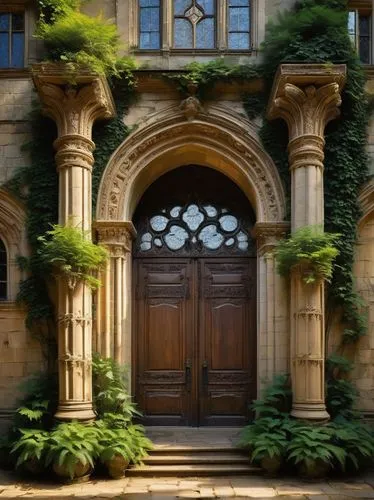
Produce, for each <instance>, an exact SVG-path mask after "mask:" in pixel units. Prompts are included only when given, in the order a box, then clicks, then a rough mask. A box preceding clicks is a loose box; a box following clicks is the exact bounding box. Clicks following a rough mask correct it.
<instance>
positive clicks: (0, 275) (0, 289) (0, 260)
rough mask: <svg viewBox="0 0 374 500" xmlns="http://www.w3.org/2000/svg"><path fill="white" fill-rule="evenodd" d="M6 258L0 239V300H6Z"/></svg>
mask: <svg viewBox="0 0 374 500" xmlns="http://www.w3.org/2000/svg"><path fill="white" fill-rule="evenodd" d="M7 261H8V258H7V252H6V248H5V245H4V242H3V240H2V239H0V300H6V299H7V298H8V262H7Z"/></svg>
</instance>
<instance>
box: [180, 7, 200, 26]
mask: <svg viewBox="0 0 374 500" xmlns="http://www.w3.org/2000/svg"><path fill="white" fill-rule="evenodd" d="M203 15H204V13H203V12H201V10H200V9H199V8H198V7H196V5H193V6H192V7H191V8H190V9H188V11H187V12H186V13H185V16H186V17H188V19H189V20H190V21H191V23H192V24H197V23H198V22H199V21H200V19H201V18H202V17H203Z"/></svg>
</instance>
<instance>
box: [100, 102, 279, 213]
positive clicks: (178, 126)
mask: <svg viewBox="0 0 374 500" xmlns="http://www.w3.org/2000/svg"><path fill="white" fill-rule="evenodd" d="M252 129H253V127H251V126H250V124H248V123H247V121H246V120H245V119H244V118H243V117H240V119H239V118H238V117H236V116H235V117H234V114H233V113H231V112H224V111H223V110H222V109H221V108H219V109H218V108H217V110H216V109H213V108H211V109H210V110H209V113H201V114H198V116H195V119H194V120H192V121H190V122H188V121H186V116H185V114H184V112H183V111H182V110H181V109H180V108H179V106H176V107H174V108H168V110H167V113H165V114H162V115H161V116H160V117H159V119H158V117H157V115H156V116H154V117H153V118H152V120H150V122H149V123H146V124H145V125H144V126H143V127H141V128H140V129H138V130H136V131H135V132H134V133H133V134H131V135H130V136H129V137H128V138H127V139H126V140H125V141H124V142H123V144H122V145H121V146H120V147H119V148H118V149H117V151H116V152H115V153H114V154H113V155H112V158H111V159H110V161H109V163H108V166H107V168H106V170H105V172H104V175H103V178H102V182H101V185H100V190H99V195H98V203H97V207H98V208H97V218H98V219H104V220H113V221H115V220H124V219H127V220H128V219H130V218H131V216H132V213H133V210H134V208H135V204H136V201H137V200H138V199H139V198H138V197H139V192H138V191H137V188H136V185H137V182H139V183H141V182H142V181H141V180H138V179H145V178H147V185H149V184H150V183H151V182H153V181H154V180H156V178H157V176H155V178H152V177H151V178H150V176H149V175H147V174H145V170H146V169H148V168H149V169H150V171H151V172H156V171H158V172H159V171H160V170H161V169H162V168H163V171H162V173H166V172H167V171H168V169H171V168H174V167H177V166H180V165H182V164H183V162H185V161H186V159H187V158H188V161H189V162H190V163H193V162H196V163H197V164H201V165H205V166H208V167H212V168H217V169H218V170H221V171H222V172H223V173H224V174H225V175H229V176H231V177H232V178H234V179H235V181H236V182H237V184H238V185H239V186H240V187H242V189H243V191H244V192H246V194H248V195H249V196H248V197H249V198H250V201H251V203H252V205H253V207H254V208H255V211H256V214H257V220H260V221H277V220H282V219H283V217H284V213H285V196H284V191H283V187H282V183H281V181H280V179H279V174H278V172H277V169H276V167H275V165H274V163H273V162H272V160H271V158H270V157H269V156H268V155H267V154H266V153H265V151H264V150H263V148H262V146H261V144H260V141H259V139H258V137H257V135H256V133H255V132H254V131H252ZM194 155H195V157H194ZM173 162H175V165H174V164H173ZM156 163H157V167H154V168H152V167H151V165H152V166H153V165H155V164H156ZM153 175H154V174H153ZM141 189H144V188H141ZM135 198H136V201H134V200H135ZM132 203H133V205H132Z"/></svg>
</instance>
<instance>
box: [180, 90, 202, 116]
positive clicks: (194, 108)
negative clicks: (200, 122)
mask: <svg viewBox="0 0 374 500" xmlns="http://www.w3.org/2000/svg"><path fill="white" fill-rule="evenodd" d="M180 110H181V111H182V113H183V114H184V116H185V117H186V119H187V121H192V120H194V119H195V118H196V116H197V115H198V114H199V113H202V112H203V111H204V110H203V107H202V105H201V103H200V101H199V99H198V98H197V97H195V96H189V97H187V98H186V99H184V100H183V101H182V102H181V104H180Z"/></svg>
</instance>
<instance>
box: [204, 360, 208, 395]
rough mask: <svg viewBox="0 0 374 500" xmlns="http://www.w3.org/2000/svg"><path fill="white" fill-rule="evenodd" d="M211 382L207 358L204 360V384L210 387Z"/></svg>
mask: <svg viewBox="0 0 374 500" xmlns="http://www.w3.org/2000/svg"><path fill="white" fill-rule="evenodd" d="M208 384H209V374H208V361H207V360H206V359H205V360H204V361H203V386H204V388H205V389H208Z"/></svg>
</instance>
